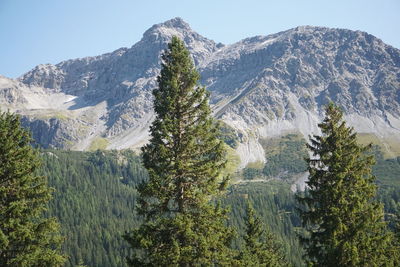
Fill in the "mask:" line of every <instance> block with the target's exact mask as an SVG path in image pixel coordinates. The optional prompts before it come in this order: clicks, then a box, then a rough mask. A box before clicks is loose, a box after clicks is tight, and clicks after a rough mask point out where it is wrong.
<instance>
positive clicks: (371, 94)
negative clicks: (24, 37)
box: [0, 18, 400, 166]
mask: <svg viewBox="0 0 400 267" xmlns="http://www.w3.org/2000/svg"><path fill="white" fill-rule="evenodd" d="M174 35H175V36H178V37H179V38H181V39H182V40H183V41H184V42H185V43H186V45H187V47H188V49H189V50H190V52H191V54H192V56H193V60H194V62H195V64H196V66H197V68H198V70H199V71H200V74H201V77H202V79H201V84H202V85H204V86H206V87H207V88H208V90H210V91H211V104H212V107H213V110H214V112H215V116H216V117H217V118H218V119H221V120H223V121H224V122H225V123H226V124H227V125H229V126H230V127H232V129H233V130H234V132H235V134H236V135H237V137H238V139H239V141H240V143H239V144H238V146H237V147H236V151H237V152H238V154H239V155H240V157H241V161H242V163H241V166H245V165H246V164H247V163H248V162H254V161H264V160H265V156H264V150H263V148H262V146H261V144H260V140H263V139H266V138H271V137H277V136H280V135H284V134H287V133H300V134H302V135H304V136H307V135H309V134H312V133H317V131H318V130H317V124H318V122H319V121H320V120H321V119H322V117H323V108H322V107H323V106H324V105H325V104H326V103H328V102H329V101H333V102H335V103H336V104H337V105H339V106H340V107H342V109H343V111H344V112H345V114H346V120H347V122H348V123H349V124H350V125H352V126H353V127H354V128H355V130H356V131H358V132H360V133H365V134H372V135H374V136H375V137H376V138H378V139H380V140H382V142H383V143H384V144H388V145H390V144H391V143H397V144H399V143H400V50H399V49H396V48H394V47H392V46H390V45H387V44H385V43H383V42H382V41H381V40H380V39H378V38H376V37H374V36H372V35H370V34H368V33H365V32H360V31H351V30H345V29H332V28H324V27H311V26H301V27H297V28H294V29H290V30H287V31H284V32H279V33H276V34H272V35H268V36H256V37H251V38H247V39H244V40H242V41H239V42H237V43H234V44H230V45H223V44H221V43H216V42H214V41H212V40H209V39H207V38H205V37H203V36H201V35H199V34H198V33H196V32H194V31H193V30H192V29H191V28H190V26H189V25H188V24H187V23H186V22H184V21H183V20H182V19H180V18H174V19H172V20H169V21H166V22H164V23H161V24H157V25H154V26H152V27H151V28H150V29H149V30H147V31H146V32H145V33H144V34H143V38H142V39H141V40H140V41H139V42H138V43H136V44H134V45H133V46H132V47H130V48H120V49H118V50H116V51H114V52H111V53H108V54H104V55H100V56H97V57H87V58H80V59H72V60H67V61H63V62H61V63H59V64H57V65H51V64H45V65H38V66H37V67H35V68H34V69H32V70H31V71H29V72H28V73H26V74H24V75H22V76H21V77H19V78H18V79H15V80H14V79H9V78H6V77H3V76H0V105H1V109H2V110H7V109H9V110H11V111H14V112H18V113H20V114H21V115H22V120H23V124H24V125H25V126H27V127H29V128H30V130H31V131H32V133H33V137H34V138H35V140H36V141H37V142H38V143H40V144H41V145H42V146H44V147H58V148H64V149H76V150H88V149H96V148H107V149H122V148H138V147H140V146H142V145H143V144H144V143H145V142H146V141H147V140H148V127H149V125H150V123H151V121H152V119H153V114H154V113H153V111H152V93H151V92H152V90H153V89H154V88H155V87H156V86H157V83H156V77H157V75H158V74H159V71H160V64H161V58H160V55H161V53H162V51H163V50H164V49H165V48H166V47H167V43H168V42H169V40H170V39H171V37H172V36H174Z"/></svg>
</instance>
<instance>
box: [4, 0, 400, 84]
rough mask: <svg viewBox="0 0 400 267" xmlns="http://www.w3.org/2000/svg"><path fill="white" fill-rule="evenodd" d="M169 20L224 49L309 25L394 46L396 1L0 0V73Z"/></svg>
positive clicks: (132, 36) (100, 47)
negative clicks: (178, 19)
mask: <svg viewBox="0 0 400 267" xmlns="http://www.w3.org/2000/svg"><path fill="white" fill-rule="evenodd" d="M174 17H181V18H183V19H184V20H185V21H186V22H187V23H189V24H190V26H191V28H192V29H193V30H194V31H197V32H198V33H199V34H201V35H203V36H205V37H207V38H209V39H212V40H214V41H216V42H221V43H224V44H231V43H234V42H236V41H239V40H241V39H244V38H246V37H251V36H255V35H268V34H272V33H276V32H279V31H283V30H287V29H290V28H293V27H296V26H300V25H313V26H326V27H334V28H346V29H350V30H361V31H366V32H368V33H370V34H373V35H375V36H377V37H378V38H380V39H382V40H383V41H384V42H386V43H387V44H390V45H392V46H394V47H396V48H400V1H399V0H336V1H328V0H280V1H278V0H275V1H268V0H246V1H235V0H213V1H212V0H202V1H187V0H186V1H185V0H147V1H144V0H142V1H135V0H113V1H111V0H0V36H1V39H0V40H1V42H0V75H4V76H7V77H10V78H16V77H18V76H20V75H21V74H23V73H25V72H27V71H29V70H30V69H32V68H33V67H34V66H36V65H38V64H45V63H52V64H56V63H58V62H60V61H62V60H67V59H71V58H79V57H85V56H96V55H100V54H103V53H107V52H112V51H114V50H116V49H118V48H120V47H131V46H132V45H133V44H134V43H136V42H137V41H139V40H140V39H141V37H142V34H143V33H144V32H145V31H146V30H147V29H148V28H150V27H151V26H152V25H153V24H157V23H161V22H164V21H166V20H169V19H171V18H174Z"/></svg>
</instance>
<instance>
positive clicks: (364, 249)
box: [298, 103, 394, 266]
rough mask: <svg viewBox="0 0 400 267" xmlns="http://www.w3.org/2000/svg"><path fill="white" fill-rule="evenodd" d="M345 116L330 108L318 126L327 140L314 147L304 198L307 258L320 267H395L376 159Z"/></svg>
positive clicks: (315, 139) (315, 140) (318, 140)
mask: <svg viewBox="0 0 400 267" xmlns="http://www.w3.org/2000/svg"><path fill="white" fill-rule="evenodd" d="M342 117H343V115H342V112H341V111H340V109H339V108H337V107H335V106H334V105H333V104H332V103H331V104H329V105H328V106H327V108H326V117H325V119H324V121H323V122H322V123H320V124H319V125H318V126H319V127H320V129H321V131H322V135H321V136H316V135H314V136H313V137H312V138H310V142H311V143H310V145H308V148H309V149H310V151H311V152H312V157H309V158H308V159H307V163H308V171H309V173H310V176H309V181H308V182H307V184H308V187H309V190H308V192H306V194H305V195H303V196H299V198H298V200H299V201H300V203H301V204H303V205H304V206H303V208H302V209H301V210H300V215H301V218H302V220H303V223H304V226H305V227H306V229H307V230H308V235H305V236H303V241H304V244H305V250H306V255H307V259H308V261H309V262H310V263H311V264H313V265H316V266H383V265H384V266H393V265H394V262H393V260H394V257H393V255H394V253H393V252H394V250H393V247H392V245H391V243H392V240H391V237H392V236H391V234H390V233H389V232H388V231H387V229H386V224H385V222H384V221H383V215H384V214H383V207H382V205H381V204H379V203H378V202H377V201H375V200H374V198H375V194H376V186H375V185H374V183H373V182H374V180H375V177H374V176H373V175H372V174H371V166H372V164H373V163H374V160H373V156H372V155H368V154H366V153H365V152H366V151H368V149H369V146H361V145H359V144H358V143H357V135H356V133H355V132H354V131H353V128H350V127H347V126H346V123H345V122H344V121H343V118H342Z"/></svg>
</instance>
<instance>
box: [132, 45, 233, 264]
mask: <svg viewBox="0 0 400 267" xmlns="http://www.w3.org/2000/svg"><path fill="white" fill-rule="evenodd" d="M162 59H163V64H162V69H161V74H160V76H159V77H158V88H156V89H155V90H154V91H153V95H154V110H155V113H156V117H155V120H154V122H153V123H152V125H151V127H150V133H151V139H150V142H149V143H148V144H147V145H146V146H144V147H143V149H142V152H143V164H144V166H145V167H146V169H147V170H148V173H149V179H148V181H145V182H144V183H143V184H141V185H140V186H139V187H138V192H139V205H138V213H139V214H140V215H142V216H144V219H145V222H144V223H143V224H142V225H141V226H140V227H139V228H138V229H135V230H133V231H132V232H131V233H130V234H127V235H126V236H125V239H126V240H127V241H128V242H129V244H130V245H131V247H132V248H133V253H134V255H133V256H132V257H131V258H130V259H129V261H128V262H129V264H130V265H131V266H213V265H224V264H228V263H229V260H230V259H231V258H232V257H231V254H230V253H231V252H230V249H229V245H230V241H231V238H232V230H231V229H230V228H228V227H226V225H225V224H226V216H227V214H226V211H225V210H224V209H223V208H221V207H220V205H218V203H215V198H216V196H217V195H218V194H219V193H220V192H222V191H223V190H224V187H225V185H226V179H222V178H221V170H222V169H223V168H224V166H225V162H226V160H225V153H226V152H225V150H224V147H223V143H222V142H221V141H220V140H218V138H217V137H218V135H219V131H218V125H217V124H216V123H215V121H214V119H213V118H212V116H211V110H210V107H209V104H208V97H209V93H208V92H207V91H206V89H205V88H204V87H201V86H199V85H198V80H199V77H200V76H199V74H198V72H197V71H196V69H195V68H194V65H193V62H192V60H191V58H190V55H189V52H188V50H187V49H186V48H185V46H184V43H183V42H182V41H181V40H179V38H177V37H173V38H172V41H171V43H169V45H168V50H167V51H165V53H164V54H163V56H162Z"/></svg>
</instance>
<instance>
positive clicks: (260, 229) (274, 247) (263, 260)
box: [239, 202, 289, 267]
mask: <svg viewBox="0 0 400 267" xmlns="http://www.w3.org/2000/svg"><path fill="white" fill-rule="evenodd" d="M245 223H246V235H245V236H244V238H243V239H244V242H245V244H244V247H243V248H242V250H241V252H240V254H239V265H240V266H270V267H279V266H284V267H286V266H289V263H288V262H287V261H286V260H285V256H284V255H283V253H282V249H281V246H280V244H279V243H278V242H277V240H276V237H275V236H274V235H273V234H272V233H271V232H270V231H268V230H267V229H265V226H264V225H263V223H262V222H261V220H260V218H259V217H258V216H257V215H256V213H255V210H254V208H253V206H252V204H251V203H250V202H248V203H247V212H246V218H245Z"/></svg>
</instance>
